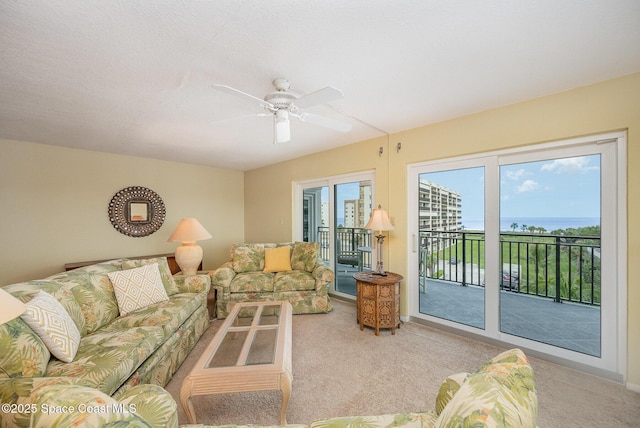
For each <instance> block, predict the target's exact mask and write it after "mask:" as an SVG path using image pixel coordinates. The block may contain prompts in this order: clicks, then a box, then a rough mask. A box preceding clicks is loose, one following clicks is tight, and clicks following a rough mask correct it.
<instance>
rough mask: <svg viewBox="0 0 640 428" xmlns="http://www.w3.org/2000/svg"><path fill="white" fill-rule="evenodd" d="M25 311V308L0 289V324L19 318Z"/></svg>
mask: <svg viewBox="0 0 640 428" xmlns="http://www.w3.org/2000/svg"><path fill="white" fill-rule="evenodd" d="M26 310H27V306H26V305H25V304H24V303H22V302H21V301H20V300H18V299H16V298H15V297H13V296H12V295H11V294H9V293H7V292H6V291H4V290H3V289H2V288H0V324H4V323H6V322H9V321H11V320H12V319H14V318H16V317H19V316H20V315H22V314H23V313H24V311H26Z"/></svg>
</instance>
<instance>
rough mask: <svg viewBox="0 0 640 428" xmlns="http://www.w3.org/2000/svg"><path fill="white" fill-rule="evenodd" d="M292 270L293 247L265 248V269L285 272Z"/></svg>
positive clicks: (266, 270)
mask: <svg viewBox="0 0 640 428" xmlns="http://www.w3.org/2000/svg"><path fill="white" fill-rule="evenodd" d="M289 270H291V247H289V246H288V245H285V246H283V247H276V248H265V249H264V271H265V272H285V271H289Z"/></svg>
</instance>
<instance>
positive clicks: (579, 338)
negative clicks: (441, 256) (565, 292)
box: [336, 265, 601, 356]
mask: <svg viewBox="0 0 640 428" xmlns="http://www.w3.org/2000/svg"><path fill="white" fill-rule="evenodd" d="M356 271H357V269H352V268H350V267H343V266H342V265H339V266H338V269H337V272H336V273H337V275H336V280H337V281H338V285H337V287H338V291H341V292H343V293H347V294H352V295H353V296H354V298H355V280H354V279H353V273H355V272H356ZM420 312H421V313H424V314H427V315H431V316H434V317H438V318H443V319H448V320H450V321H455V322H459V323H461V324H466V325H470V326H473V327H477V328H484V316H483V315H484V288H482V287H476V286H467V287H463V286H461V285H460V284H458V283H454V282H449V281H438V280H427V288H426V292H423V291H422V290H421V292H420ZM500 323H501V324H500V330H501V331H502V332H503V333H507V334H511V335H514V336H519V337H525V338H528V339H531V340H535V341H539V342H543V343H547V344H550V345H554V346H558V347H560V348H565V349H570V350H573V351H576V352H581V353H584V354H588V355H593V356H600V352H601V351H600V308H599V307H594V306H588V305H581V304H577V303H556V302H554V301H553V300H552V299H546V298H542V297H536V296H530V295H526V294H520V293H513V292H510V291H505V290H502V291H500Z"/></svg>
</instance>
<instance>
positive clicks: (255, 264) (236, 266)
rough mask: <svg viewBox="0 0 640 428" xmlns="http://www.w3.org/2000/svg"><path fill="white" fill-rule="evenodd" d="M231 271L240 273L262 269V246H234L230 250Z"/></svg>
mask: <svg viewBox="0 0 640 428" xmlns="http://www.w3.org/2000/svg"><path fill="white" fill-rule="evenodd" d="M231 261H232V262H233V270H235V271H236V272H238V273H241V272H255V271H261V270H263V269H264V245H263V244H234V245H233V247H232V248H231Z"/></svg>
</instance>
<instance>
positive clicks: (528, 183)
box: [516, 180, 540, 193]
mask: <svg viewBox="0 0 640 428" xmlns="http://www.w3.org/2000/svg"><path fill="white" fill-rule="evenodd" d="M538 187H540V185H539V184H538V183H537V182H536V181H534V180H524V181H523V182H522V184H521V185H519V186H518V188H517V189H516V190H517V191H518V193H524V192H531V191H532V190H535V189H537V188H538Z"/></svg>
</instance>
